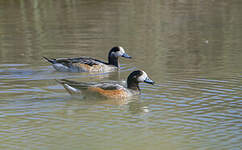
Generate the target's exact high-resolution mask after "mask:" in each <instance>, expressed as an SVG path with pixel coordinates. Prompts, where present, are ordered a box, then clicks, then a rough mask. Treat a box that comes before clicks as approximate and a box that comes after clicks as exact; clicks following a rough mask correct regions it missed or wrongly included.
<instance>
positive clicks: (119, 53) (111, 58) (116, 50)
mask: <svg viewBox="0 0 242 150" xmlns="http://www.w3.org/2000/svg"><path fill="white" fill-rule="evenodd" d="M118 57H124V58H132V57H130V56H129V55H128V54H127V53H125V51H124V49H123V48H122V47H121V46H116V47H113V48H112V49H111V50H110V51H109V54H108V63H109V64H111V65H115V66H117V67H119V63H118Z"/></svg>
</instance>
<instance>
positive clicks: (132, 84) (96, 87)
mask: <svg viewBox="0 0 242 150" xmlns="http://www.w3.org/2000/svg"><path fill="white" fill-rule="evenodd" d="M57 82H59V83H60V84H61V85H62V86H63V87H64V88H65V89H66V90H67V92H68V93H70V94H82V95H83V96H84V97H86V96H99V97H102V98H105V99H125V98H129V97H131V96H134V95H139V94H141V90H140V87H139V83H140V82H145V83H148V84H154V83H155V82H154V81H152V80H151V79H150V78H149V77H148V75H147V74H146V73H145V72H144V71H143V70H136V71H133V72H132V73H130V74H129V76H128V78H127V83H126V85H125V84H123V83H118V82H112V81H109V82H76V81H71V80H67V79H60V80H57Z"/></svg>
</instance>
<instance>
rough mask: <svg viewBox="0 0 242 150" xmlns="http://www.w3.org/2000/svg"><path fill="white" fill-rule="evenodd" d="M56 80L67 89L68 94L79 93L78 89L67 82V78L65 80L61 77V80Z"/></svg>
mask: <svg viewBox="0 0 242 150" xmlns="http://www.w3.org/2000/svg"><path fill="white" fill-rule="evenodd" d="M56 81H57V82H58V83H60V84H62V86H63V87H64V88H65V89H66V90H67V92H68V93H70V94H77V93H80V90H79V89H77V88H75V87H73V86H71V85H70V83H69V82H71V81H69V80H65V79H61V80H57V79H56Z"/></svg>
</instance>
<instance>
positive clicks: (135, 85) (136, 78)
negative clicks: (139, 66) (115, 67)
mask: <svg viewBox="0 0 242 150" xmlns="http://www.w3.org/2000/svg"><path fill="white" fill-rule="evenodd" d="M140 82H145V83H148V84H154V83H155V82H154V81H152V80H151V79H150V78H149V77H148V75H147V74H146V73H145V72H144V71H143V70H136V71H133V72H132V73H131V74H130V75H129V76H128V79H127V86H128V88H129V89H132V90H139V91H140V88H139V83H140Z"/></svg>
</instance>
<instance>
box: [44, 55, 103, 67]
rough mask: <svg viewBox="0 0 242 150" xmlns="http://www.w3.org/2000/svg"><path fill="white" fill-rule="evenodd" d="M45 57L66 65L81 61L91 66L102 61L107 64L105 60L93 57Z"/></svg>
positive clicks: (51, 61)
mask: <svg viewBox="0 0 242 150" xmlns="http://www.w3.org/2000/svg"><path fill="white" fill-rule="evenodd" d="M43 58H44V59H46V60H47V61H48V62H50V63H52V64H55V63H60V64H62V65H65V66H68V67H69V66H70V65H72V64H75V63H81V64H86V65H89V66H93V65H99V64H100V63H102V64H107V63H106V62H104V61H101V60H98V59H94V58H91V57H77V58H57V59H55V58H51V59H50V58H47V57H43Z"/></svg>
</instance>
